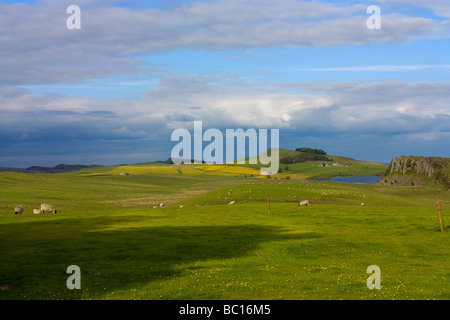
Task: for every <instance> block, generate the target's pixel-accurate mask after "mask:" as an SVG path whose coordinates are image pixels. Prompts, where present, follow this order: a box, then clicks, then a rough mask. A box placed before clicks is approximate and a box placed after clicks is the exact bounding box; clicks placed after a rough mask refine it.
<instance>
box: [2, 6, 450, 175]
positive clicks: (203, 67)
mask: <svg viewBox="0 0 450 320" xmlns="http://www.w3.org/2000/svg"><path fill="white" fill-rule="evenodd" d="M73 4H75V5H78V6H79V7H80V10H81V16H80V18H81V29H68V28H67V20H68V18H69V17H70V13H69V14H68V13H67V12H66V10H67V8H68V7H69V6H70V5H73ZM370 5H377V6H379V8H380V9H381V29H369V28H368V27H367V24H366V22H367V20H368V18H369V17H370V16H371V14H370V13H367V8H368V7H369V6H370ZM449 38H450V1H449V0H434V1H426V0H408V1H407V0H392V1H389V0H370V1H366V0H360V1H350V0H347V1H325V0H318V1H298V0H214V1H206V0H199V1H188V0H186V1H181V0H170V1H162V0H155V1H137V0H129V1H119V0H70V1H66V0H38V1H14V0H0V166H12V167H28V166H31V165H48V166H53V165H56V164H59V163H69V164H105V165H109V164H120V163H136V162H146V161H152V160H165V159H167V158H168V157H169V156H170V152H171V149H172V148H173V146H174V145H175V144H176V143H175V142H172V141H171V140H170V138H171V133H172V131H173V130H174V129H176V128H191V127H192V125H193V121H194V120H200V121H203V128H204V129H206V128H218V129H220V130H225V129H237V128H243V129H246V128H255V129H257V128H266V129H279V130H280V147H282V148H296V147H312V148H320V149H324V150H326V151H327V152H328V154H332V155H342V156H349V157H353V158H356V159H361V160H371V161H378V162H389V161H390V160H391V159H392V157H395V156H399V155H402V154H404V155H409V154H412V155H423V156H431V155H436V156H446V157H450V54H449V52H450V39H449Z"/></svg>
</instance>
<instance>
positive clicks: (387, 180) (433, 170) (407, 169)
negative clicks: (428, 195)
mask: <svg viewBox="0 0 450 320" xmlns="http://www.w3.org/2000/svg"><path fill="white" fill-rule="evenodd" d="M449 172H450V158H442V157H416V156H401V157H396V158H394V159H392V161H391V165H390V167H389V172H388V173H387V174H386V175H385V176H383V177H381V179H380V180H379V181H378V182H379V183H381V184H395V185H414V186H417V185H435V186H438V187H444V188H445V189H446V190H448V188H449V186H450V176H449V174H448V173H449Z"/></svg>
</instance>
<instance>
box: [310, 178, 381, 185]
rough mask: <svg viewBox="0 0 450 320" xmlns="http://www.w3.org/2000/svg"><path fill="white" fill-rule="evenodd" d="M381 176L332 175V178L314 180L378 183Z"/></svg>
mask: <svg viewBox="0 0 450 320" xmlns="http://www.w3.org/2000/svg"><path fill="white" fill-rule="evenodd" d="M380 178H381V176H352V177H331V178H330V180H313V181H316V182H329V181H331V182H346V183H367V184H377V183H378V180H380Z"/></svg>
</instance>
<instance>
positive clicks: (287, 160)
mask: <svg viewBox="0 0 450 320" xmlns="http://www.w3.org/2000/svg"><path fill="white" fill-rule="evenodd" d="M295 151H296V154H295V155H290V156H286V157H284V158H281V159H280V163H283V164H291V163H298V162H305V161H332V159H330V158H328V157H327V153H326V152H325V151H323V150H321V149H312V148H296V149H295Z"/></svg>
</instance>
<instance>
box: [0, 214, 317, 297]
mask: <svg viewBox="0 0 450 320" xmlns="http://www.w3.org/2000/svg"><path fill="white" fill-rule="evenodd" d="M130 218H131V219H133V220H135V221H137V220H139V219H140V218H141V217H138V216H136V217H126V218H124V217H111V218H93V219H83V222H82V223H81V222H80V223H79V224H76V225H74V224H73V223H69V221H67V224H65V223H64V220H59V221H58V225H54V224H52V223H50V222H49V223H44V224H42V227H41V228H36V226H32V227H33V228H28V227H30V226H29V223H21V224H15V225H11V227H12V226H14V228H16V230H15V231H14V233H11V232H10V233H8V236H9V239H7V241H3V243H2V244H1V245H0V253H1V255H2V260H1V261H0V281H1V283H0V285H5V284H8V283H15V284H17V285H18V286H19V288H20V289H18V290H11V291H10V292H2V293H0V299H21V298H25V299H79V298H81V297H88V298H94V299H99V298H101V296H102V295H103V294H105V293H106V292H111V291H117V290H121V289H127V288H136V287H139V285H140V284H143V283H149V282H152V281H160V280H165V279H169V278H172V277H177V276H182V275H184V274H185V273H186V270H187V269H188V268H189V266H188V264H191V263H194V262H198V261H207V260H209V259H215V260H217V259H230V258H235V257H243V256H246V255H250V254H251V253H252V251H254V250H256V249H257V248H258V247H259V246H260V245H261V244H262V243H264V242H272V241H280V240H288V239H310V238H317V237H319V235H318V234H315V233H301V234H292V233H287V232H286V231H287V230H285V229H283V228H280V227H274V226H260V225H240V226H226V225H223V226H155V227H136V228H127V229H116V230H114V229H107V226H108V225H110V224H115V225H117V223H118V222H120V221H122V219H123V221H127V222H129V220H130ZM70 222H73V220H70ZM4 228H5V226H4V225H3V226H2V229H3V231H4ZM105 228H106V229H105ZM2 229H0V235H2V234H3V233H2ZM56 230H57V231H58V232H56ZM46 232H47V233H46ZM69 265H78V266H79V267H80V269H81V283H82V290H69V289H67V287H66V280H67V278H68V277H69V274H66V269H67V267H68V266H69ZM184 266H186V267H184Z"/></svg>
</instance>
